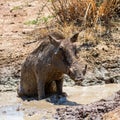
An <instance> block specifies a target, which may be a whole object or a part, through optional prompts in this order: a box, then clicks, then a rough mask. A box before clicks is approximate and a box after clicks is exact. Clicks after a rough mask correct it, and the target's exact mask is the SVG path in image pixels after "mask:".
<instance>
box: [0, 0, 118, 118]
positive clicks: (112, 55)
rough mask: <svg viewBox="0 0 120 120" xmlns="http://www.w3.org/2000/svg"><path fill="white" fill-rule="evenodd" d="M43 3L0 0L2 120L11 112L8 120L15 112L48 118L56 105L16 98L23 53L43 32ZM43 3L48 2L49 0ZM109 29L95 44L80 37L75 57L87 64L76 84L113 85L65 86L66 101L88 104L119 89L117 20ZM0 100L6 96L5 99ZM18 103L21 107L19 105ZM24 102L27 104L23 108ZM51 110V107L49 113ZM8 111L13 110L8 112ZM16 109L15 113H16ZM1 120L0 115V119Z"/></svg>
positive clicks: (0, 103) (42, 36)
mask: <svg viewBox="0 0 120 120" xmlns="http://www.w3.org/2000/svg"><path fill="white" fill-rule="evenodd" d="M45 4H46V1H45V0H25V1H24V0H0V116H2V117H3V119H4V117H6V118H5V120H8V119H10V117H11V114H13V115H15V116H14V117H12V118H11V120H13V119H16V118H15V117H16V115H17V120H19V119H20V120H22V119H23V118H24V114H25V115H27V117H28V118H29V119H33V118H32V117H36V120H37V119H39V117H40V116H39V114H43V116H42V118H41V120H47V119H52V118H49V117H51V114H53V113H54V112H55V109H56V108H58V107H59V106H57V105H56V106H54V105H53V104H52V103H51V102H52V101H51V100H48V101H50V103H48V102H45V101H43V103H42V101H40V102H41V103H39V101H35V102H34V100H33V101H30V102H29V101H27V100H25V101H24V100H21V99H19V98H17V97H16V96H17V95H16V88H17V85H18V83H19V80H20V68H21V64H22V63H23V61H24V60H25V58H26V56H27V55H28V54H29V53H30V52H31V51H33V50H34V49H35V48H36V47H37V46H38V45H39V43H40V41H41V40H42V38H44V35H45V34H46V31H45V29H46V26H45V24H43V22H44V19H43V18H44V17H45V16H48V15H49V10H48V9H47V8H46V7H43V6H44V5H45ZM47 4H48V5H49V4H50V2H48V3H47ZM38 17H40V18H41V19H42V20H41V21H40V23H39V25H37V24H36V23H35V21H36V20H37V18H38ZM111 31H112V33H111V35H110V36H104V37H103V38H101V37H100V38H99V42H98V44H94V42H95V41H93V44H92V45H90V46H87V47H86V44H84V40H83V41H82V42H80V44H79V49H80V51H79V56H80V58H83V59H84V60H85V61H86V63H87V64H88V71H87V74H86V76H85V80H84V81H83V82H82V83H78V84H79V85H82V86H89V85H101V84H102V85H103V84H105V83H106V84H107V83H117V84H115V85H114V84H112V85H110V86H109V85H108V86H106V87H104V85H103V86H102V87H100V86H97V87H94V86H93V88H94V89H93V91H91V93H89V92H88V91H90V88H92V87H83V88H82V90H81V87H80V88H79V87H78V88H77V87H75V88H74V87H72V88H67V87H66V88H65V89H66V91H68V93H69V91H70V90H71V89H72V90H73V91H72V92H71V93H70V95H73V96H72V97H70V101H73V102H70V104H74V105H75V103H79V104H88V103H91V102H94V101H97V100H100V99H102V98H105V97H108V96H109V95H111V94H112V93H114V92H116V91H118V90H119V88H120V87H119V84H118V83H120V35H119V34H120V19H119V20H117V21H114V22H113V23H112V29H111ZM85 32H86V31H82V32H80V35H79V41H81V40H82V38H83V34H84V33H85ZM103 33H104V31H103ZM38 38H39V39H38ZM70 85H71V82H70ZM67 86H68V84H67ZM112 86H113V89H112ZM107 88H109V89H107ZM96 90H97V91H96ZM99 90H100V91H99ZM105 90H106V91H107V92H106V91H105ZM86 91H87V92H86ZM101 91H102V92H101ZM93 92H96V93H94V94H95V95H94V96H93V95H92V96H91V94H92V93H93ZM83 93H84V94H83ZM79 94H80V95H81V96H80V98H82V99H79V100H80V101H79V100H78V96H79ZM85 95H88V96H89V97H87V98H84V97H85ZM7 97H8V98H7ZM13 98H14V99H13ZM4 99H6V102H5V101H4ZM9 100H10V101H9ZM65 100H66V99H65ZM63 101H64V99H63ZM74 102H75V103H74ZM21 104H22V107H20V106H21ZM24 104H26V105H28V106H29V107H28V108H27V107H26V106H25V107H24ZM29 104H30V105H29ZM38 104H40V105H41V104H44V105H43V108H44V107H45V106H47V109H48V107H49V106H52V107H49V109H50V110H48V111H46V109H45V110H44V109H42V108H41V107H39V109H37V110H36V108H35V106H37V105H38ZM34 105H35V106H34ZM19 107H20V110H19ZM61 107H62V106H61ZM63 107H64V106H63ZM34 108H35V109H34ZM31 109H33V110H31ZM41 109H42V110H41ZM51 109H53V113H52V112H50V111H51ZM11 110H13V111H14V112H15V113H11V112H10V111H11ZM16 110H17V111H18V112H16ZM23 111H24V112H23ZM116 111H117V112H116ZM46 112H47V113H48V116H49V117H48V118H47V117H46V116H45V114H46ZM7 113H8V115H7ZM115 113H116V114H117V113H119V108H117V109H116V110H115V111H113V112H110V113H109V114H106V115H105V116H106V119H105V120H108V119H109V117H110V116H111V115H112V114H115ZM7 116H9V118H7ZM27 117H26V119H27ZM112 117H113V119H112ZM112 117H111V120H119V118H118V119H117V118H115V117H116V115H115V117H114V116H112ZM3 119H1V117H0V120H3ZM24 119H25V118H24Z"/></svg>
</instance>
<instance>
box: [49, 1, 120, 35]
mask: <svg viewBox="0 0 120 120" xmlns="http://www.w3.org/2000/svg"><path fill="white" fill-rule="evenodd" d="M51 3H52V11H51V13H52V15H53V16H54V17H55V18H56V22H57V23H58V24H59V25H60V27H59V30H60V29H64V32H66V33H65V35H66V34H67V35H68V33H70V32H76V31H78V30H79V31H81V30H83V29H86V28H92V29H91V30H92V31H94V33H97V34H98V35H102V34H103V33H102V30H103V31H104V34H106V33H110V21H111V20H114V19H116V18H118V17H120V16H119V15H120V1H119V0H104V1H103V2H102V0H57V1H56V0H52V1H51ZM61 26H62V28H61ZM103 26H104V27H103ZM69 29H70V30H69ZM91 30H90V31H91Z"/></svg>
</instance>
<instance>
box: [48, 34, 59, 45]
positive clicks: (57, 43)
mask: <svg viewBox="0 0 120 120" xmlns="http://www.w3.org/2000/svg"><path fill="white" fill-rule="evenodd" d="M49 40H50V43H51V44H53V45H54V46H55V47H58V46H59V45H60V43H61V42H60V40H57V39H56V38H55V37H53V36H51V35H49Z"/></svg>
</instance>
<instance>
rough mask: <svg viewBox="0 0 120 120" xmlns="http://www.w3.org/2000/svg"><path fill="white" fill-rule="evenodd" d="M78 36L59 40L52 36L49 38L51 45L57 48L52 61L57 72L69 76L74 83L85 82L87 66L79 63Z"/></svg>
mask: <svg viewBox="0 0 120 120" xmlns="http://www.w3.org/2000/svg"><path fill="white" fill-rule="evenodd" d="M78 34H79V33H76V34H74V35H73V36H72V37H71V38H68V39H57V38H56V37H53V36H52V35H50V36H49V39H50V43H51V44H52V45H53V46H54V47H55V48H56V49H55V50H54V54H53V57H52V61H53V64H54V66H55V67H56V69H57V70H59V71H60V72H62V73H65V74H67V75H69V76H70V77H71V78H72V79H73V80H74V81H79V80H83V78H84V77H83V76H84V75H85V73H86V68H87V66H85V67H83V64H82V63H80V62H78V60H79V59H78V56H77V50H76V46H75V42H76V41H77V38H78Z"/></svg>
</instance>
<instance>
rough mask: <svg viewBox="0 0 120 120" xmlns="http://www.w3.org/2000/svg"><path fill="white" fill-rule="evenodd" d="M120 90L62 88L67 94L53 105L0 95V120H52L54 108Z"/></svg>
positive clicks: (113, 86)
mask: <svg viewBox="0 0 120 120" xmlns="http://www.w3.org/2000/svg"><path fill="white" fill-rule="evenodd" d="M118 90H120V84H109V85H101V86H100V85H98V86H90V87H80V86H74V87H64V91H65V92H66V93H67V94H68V97H67V98H66V99H63V101H62V102H61V104H57V105H55V104H54V103H52V102H48V100H49V98H47V99H46V100H45V99H44V100H41V101H38V100H36V99H34V98H33V99H31V100H28V99H25V100H22V99H21V98H18V97H17V94H16V92H1V93H0V120H33V119H34V120H53V118H54V114H55V112H56V108H58V107H59V108H60V107H65V106H74V105H79V104H89V103H92V102H95V101H98V100H100V99H102V98H106V97H108V96H110V95H112V94H113V93H114V92H116V91H118Z"/></svg>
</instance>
